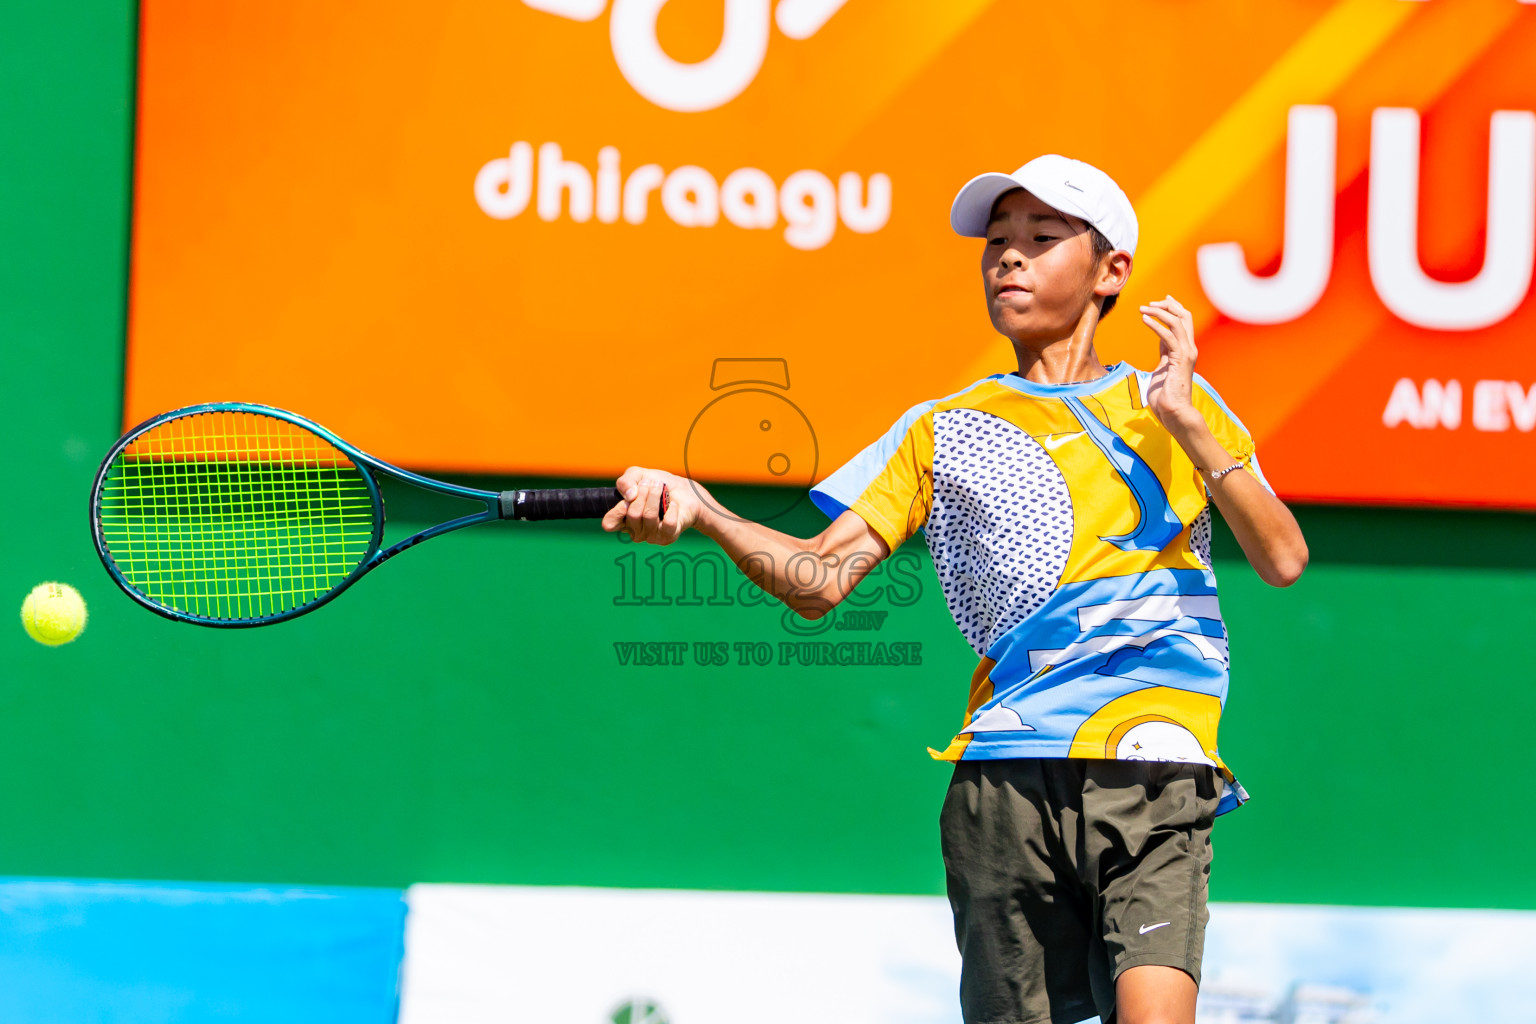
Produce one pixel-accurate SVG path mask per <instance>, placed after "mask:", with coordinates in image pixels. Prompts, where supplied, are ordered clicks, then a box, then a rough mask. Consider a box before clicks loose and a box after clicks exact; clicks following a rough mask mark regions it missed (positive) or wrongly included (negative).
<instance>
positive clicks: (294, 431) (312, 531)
mask: <svg viewBox="0 0 1536 1024" xmlns="http://www.w3.org/2000/svg"><path fill="white" fill-rule="evenodd" d="M364 472H365V471H364V470H363V469H361V468H360V467H358V466H356V465H354V464H353V463H352V462H351V460H350V459H348V458H347V456H346V455H345V453H343V452H342V451H340V450H339V449H337V448H336V447H335V446H334V445H332V444H330V443H329V442H328V441H326V440H325V439H324V438H322V437H319V436H318V435H316V434H313V433H311V432H310V431H308V430H305V429H304V428H302V427H299V426H296V425H295V424H292V423H289V422H288V421H286V420H282V419H278V418H276V417H273V416H264V415H261V414H259V413H251V412H231V411H217V412H201V413H194V414H191V415H188V416H182V417H178V418H176V419H172V420H168V421H166V422H164V423H160V424H157V425H156V426H154V427H152V428H150V429H149V430H148V431H146V432H144V433H143V434H141V435H140V436H138V437H137V438H135V439H134V440H133V441H132V442H131V443H130V444H129V445H128V446H126V447H125V448H124V449H123V451H122V452H121V453H119V454H118V456H117V458H116V459H115V460H114V461H113V463H112V465H111V466H109V467H108V469H107V473H106V477H105V479H104V481H103V485H102V489H101V495H100V504H99V510H98V515H99V519H100V521H101V534H102V541H103V544H104V546H105V547H106V549H107V552H108V554H109V555H110V556H111V558H112V561H113V562H114V563H115V564H116V566H117V569H118V571H119V572H120V573H121V574H122V576H123V579H124V580H125V581H126V582H127V583H128V585H129V586H131V587H133V588H134V589H135V590H137V591H138V592H139V593H141V594H143V595H144V596H145V597H147V598H149V599H150V600H151V601H153V602H155V603H156V604H158V605H160V606H161V607H164V608H168V609H172V610H175V611H179V612H182V613H185V614H188V615H194V616H197V617H199V618H205V619H228V620H240V619H259V618H266V617H270V616H274V615H280V614H282V613H284V612H288V611H292V610H293V609H296V608H300V607H303V606H304V605H307V604H309V603H311V602H313V601H315V600H317V599H318V598H320V597H323V596H324V595H325V594H326V593H328V592H329V591H330V590H331V589H333V588H334V587H335V586H336V585H337V584H339V583H341V582H342V581H343V580H345V579H346V578H347V577H348V576H349V575H351V573H352V571H353V570H354V569H355V568H356V567H357V566H358V564H359V563H360V562H361V561H362V560H363V559H364V558H365V557H367V554H368V550H369V546H370V544H371V542H372V540H373V535H374V520H373V515H374V500H373V494H372V491H371V490H370V489H369V487H368V484H367V483H366V482H365V480H364V478H363V473H364Z"/></svg>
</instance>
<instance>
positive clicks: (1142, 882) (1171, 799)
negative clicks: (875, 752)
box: [939, 758, 1221, 1024]
mask: <svg viewBox="0 0 1536 1024" xmlns="http://www.w3.org/2000/svg"><path fill="white" fill-rule="evenodd" d="M1220 787H1221V780H1220V777H1219V776H1218V775H1217V774H1216V771H1215V769H1213V768H1209V767H1207V766H1205V765H1192V764H1182V763H1169V762H1151V761H1094V760H1087V759H1072V760H1068V759H1065V758H1057V759H1047V758H1031V759H1019V760H999V761H961V762H960V763H959V764H957V765H956V766H955V775H954V779H953V780H952V781H951V782H950V784H949V792H948V794H947V795H946V796H945V798H944V809H943V811H942V813H941V814H940V816H939V832H940V838H941V840H942V843H943V848H944V869H945V874H946V877H947V882H948V887H949V902H950V906H951V907H953V908H954V912H955V939H956V941H957V942H958V943H959V945H960V958H961V972H960V1007H961V1010H962V1012H963V1014H964V1017H965V1021H966V1024H1047V1022H1049V1024H1072V1022H1074V1021H1080V1020H1084V1019H1086V1018H1088V1017H1092V1016H1093V1015H1094V1014H1098V1015H1099V1016H1100V1017H1102V1018H1103V1019H1104V1021H1105V1022H1106V1024H1109V1022H1112V1021H1113V1020H1114V1011H1115V979H1116V978H1118V977H1119V976H1120V972H1122V971H1124V970H1126V969H1128V968H1131V967H1139V966H1141V965H1143V964H1159V965H1162V966H1165V967H1177V968H1180V969H1182V970H1184V971H1185V972H1187V973H1188V974H1189V976H1190V977H1191V978H1193V979H1194V980H1195V983H1196V984H1197V985H1198V984H1199V982H1200V955H1201V952H1202V948H1203V946H1204V940H1205V923H1206V920H1207V917H1208V914H1207V913H1206V907H1205V903H1206V888H1207V882H1208V880H1209V878H1210V872H1211V823H1212V821H1213V820H1214V818H1215V815H1216V804H1217V802H1218V800H1219V797H1220V795H1221V788H1220Z"/></svg>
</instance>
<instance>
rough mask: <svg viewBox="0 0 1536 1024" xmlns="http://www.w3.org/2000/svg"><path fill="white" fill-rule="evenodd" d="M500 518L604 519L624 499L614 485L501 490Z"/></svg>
mask: <svg viewBox="0 0 1536 1024" xmlns="http://www.w3.org/2000/svg"><path fill="white" fill-rule="evenodd" d="M500 498H501V502H500V504H501V518H503V519H518V520H521V521H523V522H525V523H532V522H537V521H539V520H541V519H601V518H603V516H605V515H607V514H608V510H609V509H611V508H613V506H615V505H617V504H618V503H619V502H621V501H623V500H624V495H622V494H620V493H619V492H618V490H617V489H615V488H613V487H571V488H566V487H557V488H551V489H549V490H543V491H502V492H501V495H500ZM666 514H667V489H666V488H665V487H663V488H662V490H661V515H662V516H663V518H665V516H666Z"/></svg>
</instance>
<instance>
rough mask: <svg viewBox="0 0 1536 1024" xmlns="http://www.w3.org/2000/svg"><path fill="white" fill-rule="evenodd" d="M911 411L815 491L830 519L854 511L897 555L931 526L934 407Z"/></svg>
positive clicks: (931, 404) (813, 498)
mask: <svg viewBox="0 0 1536 1024" xmlns="http://www.w3.org/2000/svg"><path fill="white" fill-rule="evenodd" d="M936 404H938V403H937V402H936V401H935V402H924V403H922V404H921V405H915V406H913V407H912V408H911V409H908V410H907V412H906V414H905V415H903V416H902V417H901V419H899V420H897V421H896V423H895V424H894V425H893V426H892V427H891V429H890V430H888V431H886V433H885V436H884V437H881V438H880V439H879V440H877V441H876V442H875V443H874V444H872V445H870V446H869V447H868V448H865V449H864V450H863V451H861V452H859V454H857V455H855V456H854V457H853V458H852V459H850V460H849V461H848V463H847V464H846V465H844V466H843V467H842V468H841V469H839V470H838V471H837V472H835V473H833V474H832V475H831V476H829V477H827V478H826V479H825V480H823V481H822V482H821V483H819V484H817V485H816V486H815V487H813V488H811V501H813V502H815V504H816V507H817V508H819V509H821V511H822V512H824V513H825V514H826V515H827V517H828V518H831V519H836V518H837V517H838V516H840V515H842V514H843V513H844V512H849V511H851V512H854V513H855V514H857V515H858V516H859V518H861V519H863V520H864V521H865V522H866V523H868V524H869V526H870V529H872V530H874V531H875V532H876V533H878V534H879V535H880V536H881V538H882V539H883V540H884V541H885V542H886V544H888V545H889V546H890V549H891V550H892V551H895V550H896V549H897V548H899V547H901V545H902V544H903V543H905V541H906V540H907V538H908V537H910V536H912V535H913V534H914V533H916V532H917V531H918V530H920V529H921V528H922V527H923V525H924V524H925V523H926V522H927V521H928V512H929V510H930V509H931V508H932V505H933V407H934V406H935V405H936Z"/></svg>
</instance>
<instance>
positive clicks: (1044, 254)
mask: <svg viewBox="0 0 1536 1024" xmlns="http://www.w3.org/2000/svg"><path fill="white" fill-rule="evenodd" d="M1101 276H1102V275H1101V273H1100V267H1099V265H1098V261H1096V260H1095V259H1094V258H1093V243H1092V240H1091V239H1090V237H1089V234H1088V226H1087V225H1086V224H1085V223H1083V222H1082V221H1081V220H1079V219H1077V218H1076V217H1072V216H1069V215H1068V214H1064V213H1060V212H1058V211H1056V210H1054V209H1052V208H1051V207H1049V206H1047V205H1046V204H1045V203H1043V202H1041V201H1040V200H1039V199H1036V198H1035V197H1034V196H1033V195H1031V194H1030V193H1028V192H1026V191H1024V190H1023V189H1014V190H1013V191H1011V192H1006V193H1004V194H1003V196H1002V198H1001V199H999V200H998V201H997V204H996V206H995V207H994V208H993V213H992V220H991V222H990V223H989V224H988V225H987V244H986V248H985V249H983V250H982V256H981V278H982V283H983V284H984V285H985V286H986V290H987V311H988V313H989V314H990V315H991V317H992V326H993V327H995V328H997V331H998V333H1000V334H1003V335H1005V336H1007V337H1009V338H1012V339H1013V340H1014V341H1021V342H1030V341H1038V342H1041V343H1046V342H1050V341H1055V340H1057V339H1060V338H1064V337H1066V336H1067V335H1069V334H1071V333H1072V332H1073V331H1074V330H1076V328H1077V326H1078V324H1079V323H1080V322H1081V321H1082V318H1083V314H1084V311H1085V310H1086V309H1087V307H1088V306H1089V304H1093V305H1095V306H1096V305H1097V303H1098V299H1097V296H1096V294H1095V287H1096V285H1098V284H1099V283H1100V282H1099V278H1100V277H1101ZM1113 290H1115V291H1118V290H1119V289H1118V288H1115V289H1113ZM1106 294H1107V293H1106Z"/></svg>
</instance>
